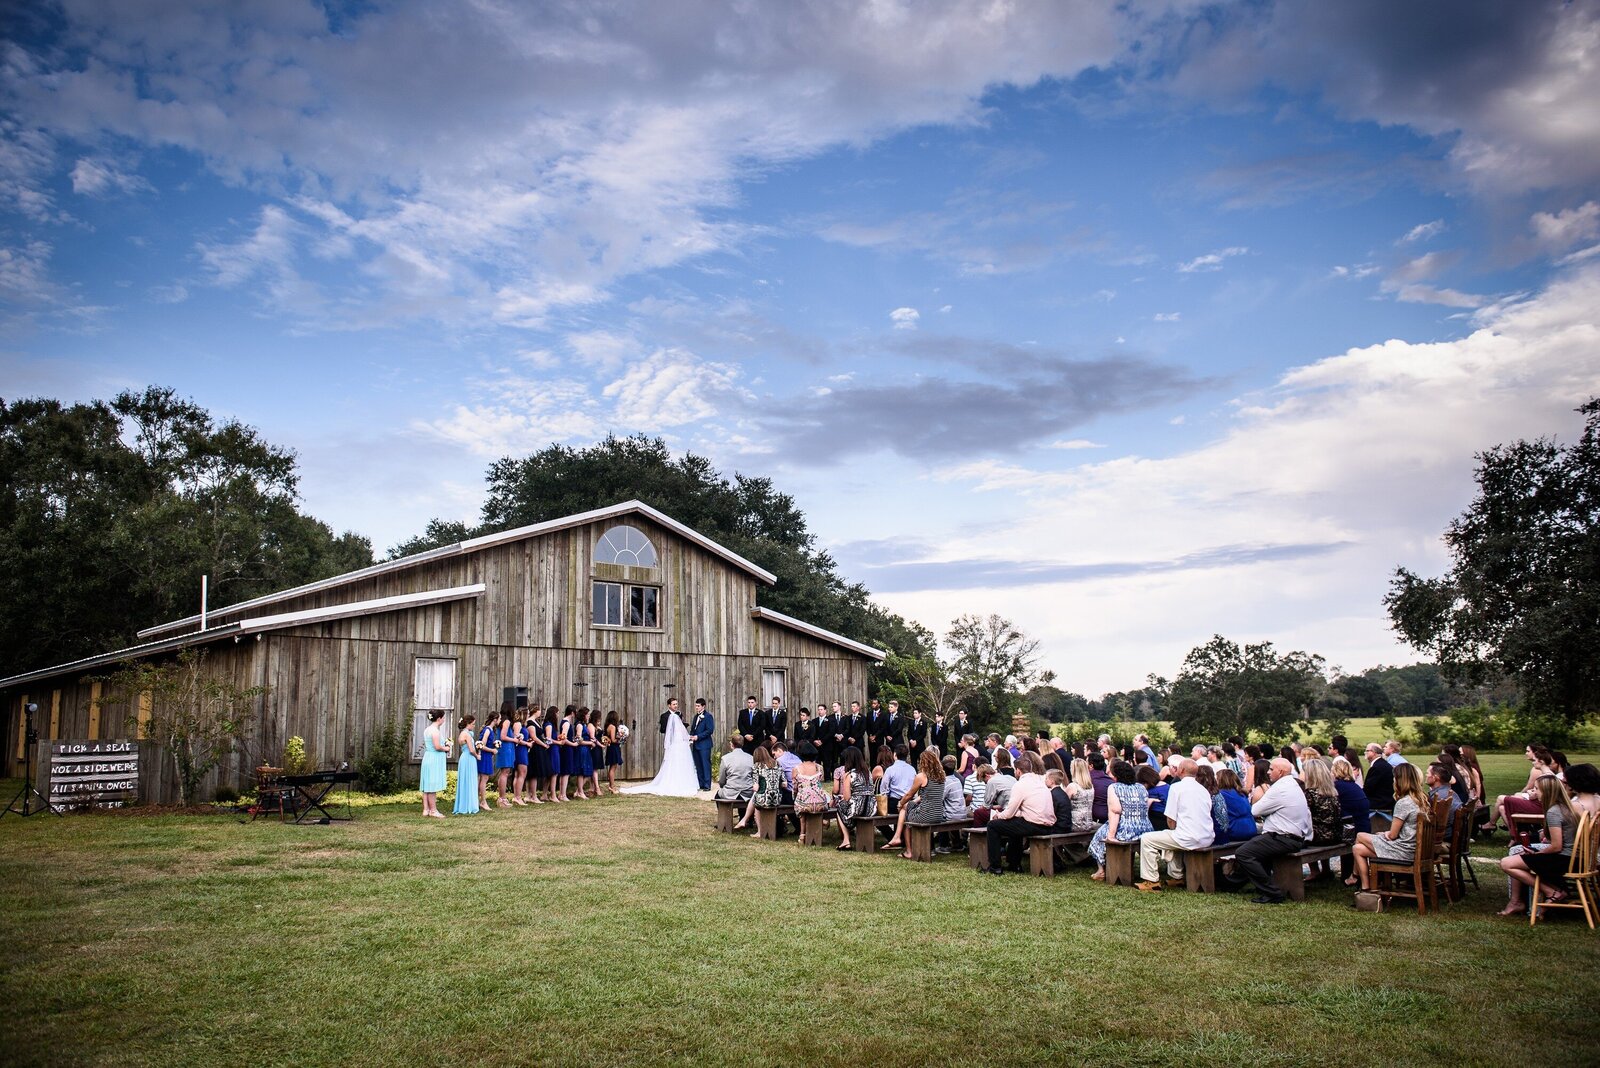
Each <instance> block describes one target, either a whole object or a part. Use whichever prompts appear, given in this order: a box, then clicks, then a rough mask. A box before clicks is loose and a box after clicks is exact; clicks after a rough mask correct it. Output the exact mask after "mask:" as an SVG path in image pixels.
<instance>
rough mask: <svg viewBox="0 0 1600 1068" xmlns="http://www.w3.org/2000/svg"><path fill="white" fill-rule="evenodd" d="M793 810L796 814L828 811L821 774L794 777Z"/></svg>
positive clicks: (826, 795) (826, 793) (796, 773)
mask: <svg viewBox="0 0 1600 1068" xmlns="http://www.w3.org/2000/svg"><path fill="white" fill-rule="evenodd" d="M794 810H795V811H796V812H826V811H828V792H827V791H826V790H824V789H823V788H822V772H820V771H819V772H817V773H816V774H815V775H801V774H800V773H799V772H798V771H797V772H795V776H794Z"/></svg>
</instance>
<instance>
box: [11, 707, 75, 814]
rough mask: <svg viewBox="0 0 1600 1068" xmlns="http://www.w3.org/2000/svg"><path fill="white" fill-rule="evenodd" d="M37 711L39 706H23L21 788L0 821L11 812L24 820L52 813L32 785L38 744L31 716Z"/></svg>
mask: <svg viewBox="0 0 1600 1068" xmlns="http://www.w3.org/2000/svg"><path fill="white" fill-rule="evenodd" d="M38 710H39V706H38V705H35V704H27V705H24V706H23V709H22V714H23V715H24V716H26V717H27V721H26V728H25V730H24V732H23V736H22V737H23V741H24V742H26V745H24V746H23V750H22V767H23V772H22V786H21V787H20V788H19V789H18V790H17V792H16V795H15V796H14V797H12V798H11V802H10V804H8V805H6V807H5V810H4V811H0V819H5V818H6V816H8V815H10V814H11V813H13V812H15V813H16V814H17V815H19V816H21V817H23V818H24V819H26V818H27V817H29V816H32V815H34V814H35V813H38V812H51V811H54V810H53V809H51V807H50V799H49V798H47V797H45V796H44V794H41V793H40V792H39V788H38V787H37V786H35V785H34V784H33V750H34V748H35V747H36V746H37V745H38V744H39V732H38V731H37V730H34V727H33V714H34V713H35V712H37V711H38ZM35 799H37V800H38V804H35V803H34V801H35ZM18 802H21V805H22V807H21V808H18V807H17V804H18ZM56 815H58V816H59V815H61V813H59V812H57V813H56Z"/></svg>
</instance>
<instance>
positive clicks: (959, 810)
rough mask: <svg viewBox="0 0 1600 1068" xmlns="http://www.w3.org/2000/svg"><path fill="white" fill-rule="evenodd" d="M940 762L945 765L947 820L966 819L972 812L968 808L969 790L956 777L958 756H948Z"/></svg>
mask: <svg viewBox="0 0 1600 1068" xmlns="http://www.w3.org/2000/svg"><path fill="white" fill-rule="evenodd" d="M940 763H942V764H943V765H944V818H945V822H946V823H949V822H951V821H953V820H964V819H966V818H967V817H968V816H970V815H972V813H971V812H969V811H968V810H967V791H966V790H965V789H964V788H963V786H962V783H961V780H960V779H959V778H957V777H956V758H955V757H953V756H947V757H945V758H944V759H943V760H942V761H940Z"/></svg>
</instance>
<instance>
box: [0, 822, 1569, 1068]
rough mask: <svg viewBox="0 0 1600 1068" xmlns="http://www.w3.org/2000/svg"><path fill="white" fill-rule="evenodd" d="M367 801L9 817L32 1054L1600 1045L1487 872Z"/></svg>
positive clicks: (519, 1054) (1226, 1052)
mask: <svg viewBox="0 0 1600 1068" xmlns="http://www.w3.org/2000/svg"><path fill="white" fill-rule="evenodd" d="M359 815H360V818H359V820H358V821H357V822H355V823H352V824H346V825H335V826H331V827H317V826H306V827H294V826H284V825H282V824H279V823H275V822H259V823H255V824H240V823H238V822H237V821H235V820H233V819H230V818H226V817H220V816H218V817H203V816H140V815H95V816H70V817H66V818H52V817H36V818H34V819H30V820H26V821H24V820H19V819H14V818H10V817H7V818H6V819H5V820H3V821H0V878H3V886H4V892H5V908H4V909H3V910H0V963H3V968H0V976H3V978H0V995H3V997H4V999H5V1003H6V1007H7V1011H6V1012H5V1013H4V1014H0V1049H4V1050H5V1051H6V1058H5V1059H6V1061H7V1063H8V1064H14V1065H33V1064H39V1065H43V1064H75V1065H110V1064H117V1065H144V1064H150V1065H162V1066H176V1065H186V1064H195V1065H216V1064H252V1065H257V1064H261V1065H270V1064H290V1063H297V1064H318V1065H334V1064H347V1065H389V1064H393V1065H405V1066H408V1068H414V1066H417V1065H433V1064H447V1063H453V1062H463V1061H471V1062H474V1063H483V1064H491V1065H516V1064H530V1063H540V1064H546V1063H548V1064H574V1065H584V1066H587V1068H592V1066H595V1065H610V1064H629V1063H639V1064H721V1065H740V1064H749V1065H772V1064H778V1063H780V1062H788V1063H796V1064H805V1065H835V1064H837V1065H867V1064H897V1065H903V1064H948V1063H963V1062H968V1061H972V1060H974V1059H982V1060H986V1061H987V1060H993V1061H995V1062H998V1063H1001V1064H1060V1063H1079V1062H1083V1063H1088V1062H1106V1063H1122V1064H1152V1065H1162V1066H1164V1068H1171V1066H1172V1065H1174V1064H1193V1063H1224V1062H1225V1063H1230V1064H1240V1065H1250V1066H1252V1068H1256V1066H1262V1065H1292V1064H1305V1063H1308V1062H1315V1063H1323V1064H1341V1065H1342V1064H1383V1065H1392V1064H1396V1063H1400V1064H1415V1063H1450V1064H1510V1063H1514V1062H1525V1061H1526V1058H1527V1057H1528V1056H1529V1049H1530V1040H1533V1041H1534V1043H1535V1044H1536V1047H1537V1050H1538V1054H1539V1057H1540V1059H1546V1060H1550V1061H1552V1062H1553V1063H1571V1064H1583V1063H1595V1062H1596V1061H1597V1059H1600V1033H1597V1030H1596V1028H1595V1026H1594V1018H1593V1012H1594V1009H1595V998H1594V985H1593V977H1594V975H1595V973H1596V969H1597V967H1600V937H1597V936H1596V935H1595V934H1594V933H1592V932H1590V931H1589V930H1587V928H1585V927H1584V926H1583V924H1582V922H1581V920H1578V919H1576V918H1575V917H1574V918H1571V919H1565V920H1557V921H1555V922H1552V923H1549V924H1541V925H1540V926H1539V927H1538V928H1535V929H1532V930H1530V929H1529V928H1528V927H1527V925H1526V923H1525V922H1517V921H1510V920H1502V919H1497V918H1495V917H1494V916H1493V915H1492V913H1493V911H1494V910H1495V909H1496V908H1498V907H1499V906H1500V905H1501V904H1502V903H1503V900H1504V898H1503V891H1502V886H1503V883H1502V881H1501V879H1500V878H1499V876H1498V873H1497V872H1494V871H1493V869H1491V868H1488V867H1484V868H1482V869H1480V878H1481V879H1482V880H1483V882H1484V886H1483V889H1482V890H1481V891H1479V892H1478V893H1476V894H1475V895H1473V896H1472V897H1470V898H1469V899H1468V900H1467V901H1466V902H1464V903H1462V904H1459V905H1456V906H1454V907H1452V908H1449V909H1447V910H1446V911H1445V912H1443V913H1442V914H1439V915H1434V916H1428V917H1424V918H1419V917H1417V916H1416V915H1415V914H1414V913H1404V912H1396V913H1391V914H1381V915H1373V914H1368V913H1357V912H1353V911H1351V910H1350V909H1348V908H1347V903H1348V900H1349V897H1348V894H1347V893H1346V892H1345V890H1344V888H1343V887H1342V886H1338V887H1336V886H1333V885H1327V884H1313V887H1314V888H1313V890H1312V893H1311V895H1310V897H1309V899H1308V900H1307V901H1306V902H1305V903H1303V904H1300V905H1284V906H1278V907H1276V908H1272V907H1262V906H1256V905H1252V904H1250V903H1249V902H1248V900H1247V899H1246V898H1245V897H1243V896H1231V895H1219V896H1210V897H1201V896H1186V895H1184V894H1182V893H1167V894H1162V895H1149V896H1146V895H1141V894H1137V893H1135V892H1134V891H1132V890H1128V889H1124V888H1108V887H1105V886H1102V885H1100V884H1097V883H1094V882H1091V881H1090V880H1089V878H1088V875H1087V872H1086V871H1084V870H1081V869H1074V870H1071V871H1069V872H1067V873H1066V874H1065V875H1063V876H1062V877H1060V878H1057V879H1054V880H1042V879H1031V878H1027V877H1005V878H998V879H997V878H993V877H986V876H980V875H978V874H976V873H975V872H973V871H972V870H971V869H969V868H968V867H967V866H966V864H965V858H963V857H951V858H944V859H942V860H941V861H940V862H939V863H936V864H934V865H913V864H910V863H907V862H904V861H900V860H897V859H894V858H892V857H888V856H880V857H866V856H861V855H856V854H840V853H836V852H834V851H833V850H832V849H826V850H812V849H802V848H800V847H799V846H798V845H797V844H796V843H795V842H794V840H793V839H792V838H790V839H785V840H784V841H781V842H775V843H774V842H761V841H755V840H752V839H750V838H747V837H744V836H742V835H741V836H738V837H732V836H726V835H718V834H716V833H715V832H713V831H712V829H711V826H710V825H711V819H712V816H711V812H710V805H709V804H707V803H704V802H694V801H674V800H666V799H645V798H622V799H614V798H607V799H605V800H603V801H599V802H589V803H587V804H570V805H566V806H560V807H555V806H545V807H543V808H539V809H528V810H521V809H519V810H514V811H511V812H491V813H486V814H483V815H480V816H477V817H472V818H452V819H449V820H443V821H434V820H422V819H421V818H419V817H418V816H417V815H416V814H415V812H414V810H412V809H409V808H401V807H398V806H395V807H375V808H369V809H366V810H363V811H362V812H361V813H360V814H359ZM1180 991H1181V994H1180V993H1177V992H1180ZM980 1042H981V1043H982V1044H983V1047H985V1048H983V1049H980V1048H979V1046H978V1045H977V1044H978V1043H980Z"/></svg>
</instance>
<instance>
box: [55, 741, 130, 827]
mask: <svg viewBox="0 0 1600 1068" xmlns="http://www.w3.org/2000/svg"><path fill="white" fill-rule="evenodd" d="M46 796H48V797H49V798H50V807H51V808H53V809H55V810H57V811H58V812H59V811H62V810H64V809H71V808H86V807H94V808H120V807H122V806H123V805H126V804H130V803H132V802H135V801H137V800H138V799H139V743H138V742H134V741H127V740H123V741H100V742H89V741H83V742H71V741H68V742H53V743H51V745H50V785H49V789H48V790H47V792H46Z"/></svg>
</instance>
